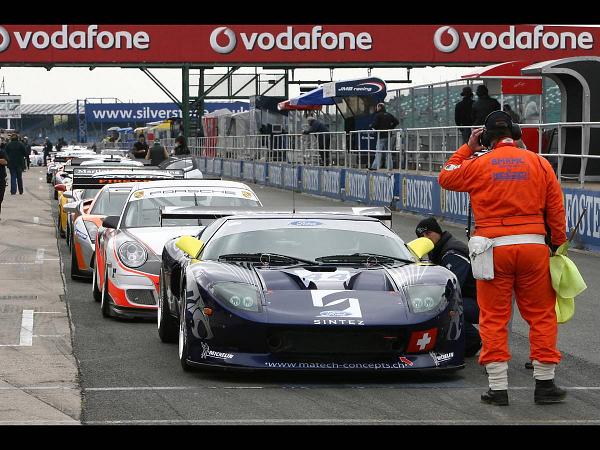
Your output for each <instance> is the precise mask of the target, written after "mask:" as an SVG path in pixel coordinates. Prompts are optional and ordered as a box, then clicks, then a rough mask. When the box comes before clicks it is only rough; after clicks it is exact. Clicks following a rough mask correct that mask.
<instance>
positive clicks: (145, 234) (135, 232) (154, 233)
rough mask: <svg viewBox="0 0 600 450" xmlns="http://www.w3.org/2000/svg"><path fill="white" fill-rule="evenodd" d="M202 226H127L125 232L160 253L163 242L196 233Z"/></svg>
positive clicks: (155, 252)
mask: <svg viewBox="0 0 600 450" xmlns="http://www.w3.org/2000/svg"><path fill="white" fill-rule="evenodd" d="M203 228H204V227H203V226H186V227H144V228H127V229H126V230H125V231H126V233H128V234H130V235H131V236H133V237H134V238H135V239H137V240H138V241H139V242H141V243H142V244H144V245H145V246H146V247H148V248H149V249H150V250H152V252H154V254H156V255H160V254H161V253H162V250H163V247H164V246H165V243H166V242H167V241H168V240H170V239H173V238H175V237H178V236H183V235H184V234H189V235H192V236H195V235H197V234H198V233H199V232H200V230H201V229H203Z"/></svg>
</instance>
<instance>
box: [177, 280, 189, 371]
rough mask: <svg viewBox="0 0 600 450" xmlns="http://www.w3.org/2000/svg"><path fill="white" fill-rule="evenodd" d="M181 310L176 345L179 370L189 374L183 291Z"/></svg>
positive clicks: (185, 308) (185, 300)
mask: <svg viewBox="0 0 600 450" xmlns="http://www.w3.org/2000/svg"><path fill="white" fill-rule="evenodd" d="M181 297H182V298H181V308H179V309H180V311H179V312H180V314H179V336H178V345H179V349H178V350H179V362H180V364H181V368H182V369H183V370H184V371H185V372H191V371H192V367H191V366H190V365H189V364H188V362H187V357H188V342H187V327H186V325H185V312H186V310H187V307H186V302H187V299H186V298H185V291H184V292H182V293H181Z"/></svg>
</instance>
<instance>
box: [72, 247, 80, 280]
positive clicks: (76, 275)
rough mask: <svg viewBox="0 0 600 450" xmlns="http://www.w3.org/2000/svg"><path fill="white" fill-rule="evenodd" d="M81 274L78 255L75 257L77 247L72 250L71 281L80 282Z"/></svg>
mask: <svg viewBox="0 0 600 450" xmlns="http://www.w3.org/2000/svg"><path fill="white" fill-rule="evenodd" d="M81 276H82V275H81V272H79V267H78V265H77V255H75V246H73V247H72V248H71V280H78V279H79V278H81Z"/></svg>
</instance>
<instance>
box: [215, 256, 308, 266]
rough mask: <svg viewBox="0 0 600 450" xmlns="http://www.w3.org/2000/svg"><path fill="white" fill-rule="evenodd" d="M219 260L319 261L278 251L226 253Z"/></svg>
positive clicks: (266, 261) (267, 262)
mask: <svg viewBox="0 0 600 450" xmlns="http://www.w3.org/2000/svg"><path fill="white" fill-rule="evenodd" d="M218 260H219V261H225V260H229V261H231V260H237V261H250V260H256V261H258V262H261V263H263V264H270V263H271V262H272V261H273V260H279V261H281V260H287V261H292V262H296V263H303V264H307V265H311V266H316V265H319V263H317V262H315V261H311V260H309V259H302V258H298V257H296V256H288V255H280V254H278V253H229V254H227V255H220V256H219V259H218Z"/></svg>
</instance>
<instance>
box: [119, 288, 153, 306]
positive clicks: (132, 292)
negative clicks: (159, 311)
mask: <svg viewBox="0 0 600 450" xmlns="http://www.w3.org/2000/svg"><path fill="white" fill-rule="evenodd" d="M126 293H127V300H128V301H129V302H131V303H137V304H138V305H156V298H155V297H154V290H152V289H127V290H126Z"/></svg>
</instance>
